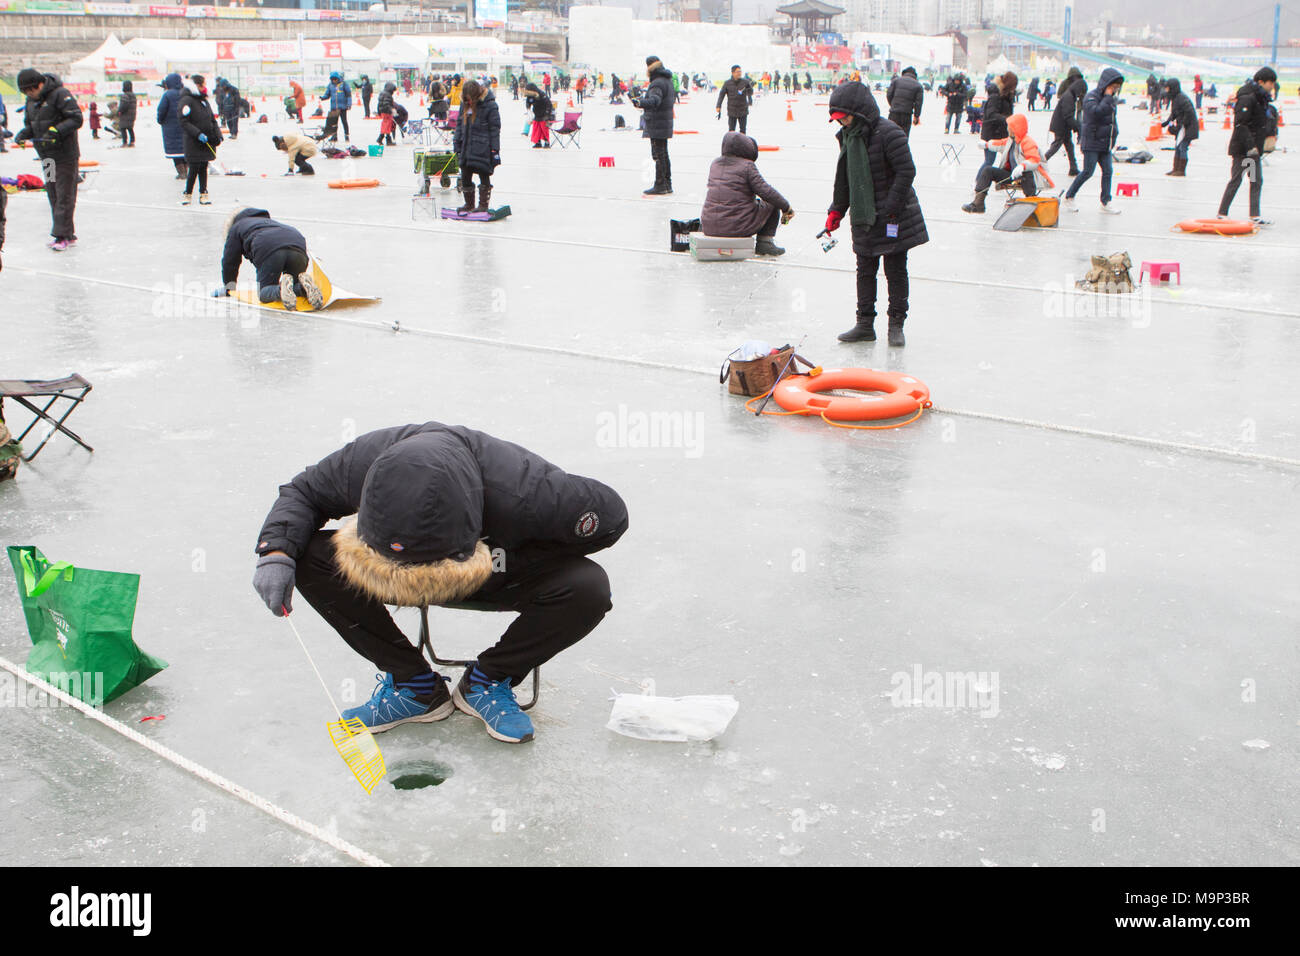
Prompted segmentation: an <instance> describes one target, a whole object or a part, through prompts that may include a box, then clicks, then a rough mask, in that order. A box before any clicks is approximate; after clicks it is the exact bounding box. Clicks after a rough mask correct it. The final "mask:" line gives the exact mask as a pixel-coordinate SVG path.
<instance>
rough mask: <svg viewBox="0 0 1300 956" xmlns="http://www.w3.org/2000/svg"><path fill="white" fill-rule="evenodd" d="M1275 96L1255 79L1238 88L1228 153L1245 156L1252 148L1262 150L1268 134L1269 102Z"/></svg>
mask: <svg viewBox="0 0 1300 956" xmlns="http://www.w3.org/2000/svg"><path fill="white" fill-rule="evenodd" d="M1272 99H1273V98H1272V97H1271V96H1269V95H1268V90H1266V89H1264V87H1262V86H1260V85H1259V83H1258V82H1256V81H1255V80H1247V81H1246V82H1245V84H1243V85H1242V86H1241V88H1240V89H1238V90H1237V101H1236V105H1235V106H1234V107H1233V109H1232V138H1231V139H1230V140H1228V154H1229V155H1231V156H1245V155H1246V154H1247V153H1249V152H1250V151H1251V150H1252V149H1258V150H1260V151H1261V152H1262V151H1263V149H1264V140H1265V138H1266V137H1267V136H1268V128H1269V115H1268V104H1269V102H1270V101H1271V100H1272Z"/></svg>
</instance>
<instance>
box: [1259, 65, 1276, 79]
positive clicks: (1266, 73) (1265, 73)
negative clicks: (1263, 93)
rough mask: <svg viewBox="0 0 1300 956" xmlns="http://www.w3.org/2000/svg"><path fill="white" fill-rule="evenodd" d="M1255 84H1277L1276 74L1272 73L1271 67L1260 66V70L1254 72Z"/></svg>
mask: <svg viewBox="0 0 1300 956" xmlns="http://www.w3.org/2000/svg"><path fill="white" fill-rule="evenodd" d="M1255 82H1256V83H1276V82H1277V73H1276V72H1275V71H1274V69H1273V68H1272V67H1271V66H1261V67H1260V68H1259V69H1258V70H1257V71H1256V72H1255Z"/></svg>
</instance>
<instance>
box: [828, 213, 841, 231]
mask: <svg viewBox="0 0 1300 956" xmlns="http://www.w3.org/2000/svg"><path fill="white" fill-rule="evenodd" d="M843 219H844V213H842V212H836V211H835V210H834V209H832V210H831V211H830V212H828V213H827V214H826V231H827V232H834V231H835V230H836V229H838V228H840V221H841V220H843Z"/></svg>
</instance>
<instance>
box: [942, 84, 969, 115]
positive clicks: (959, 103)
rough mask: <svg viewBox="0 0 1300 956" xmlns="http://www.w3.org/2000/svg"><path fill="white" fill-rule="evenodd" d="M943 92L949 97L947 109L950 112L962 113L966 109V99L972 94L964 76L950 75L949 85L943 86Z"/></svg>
mask: <svg viewBox="0 0 1300 956" xmlns="http://www.w3.org/2000/svg"><path fill="white" fill-rule="evenodd" d="M943 94H944V96H946V97H947V98H948V106H947V111H948V112H949V113H960V112H962V110H964V109H966V99H967V98H968V96H969V95H970V91H969V90H968V89H967V87H966V81H965V80H964V79H963V78H962V77H960V76H953V77H950V78H949V79H948V83H947V85H946V86H945V87H944V88H943Z"/></svg>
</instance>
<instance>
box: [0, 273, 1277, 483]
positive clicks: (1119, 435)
mask: <svg viewBox="0 0 1300 956" xmlns="http://www.w3.org/2000/svg"><path fill="white" fill-rule="evenodd" d="M12 268H14V269H18V270H20V271H23V272H28V273H31V274H33V275H41V276H50V277H54V278H64V279H79V280H81V281H85V282H93V283H97V284H101V285H109V286H115V287H117V288H121V289H131V290H133V291H137V292H150V293H152V292H153V291H154V290H153V289H151V288H149V287H147V286H141V285H132V284H131V283H129V282H118V281H116V280H113V279H93V278H86V279H82V277H80V276H70V275H67V274H65V273H60V272H47V271H44V270H40V269H32V268H29V267H27V266H14V267H12ZM168 294H169V295H179V296H181V297H182V298H191V299H198V300H209V301H210V297H209V296H206V295H198V294H196V293H186V292H175V291H171V292H169V293H168ZM225 301H226V303H227V304H230V305H231V307H234V308H237V307H239V306H240V305H242V303H238V302H235V303H231V302H230V300H225ZM245 307H249V306H245ZM252 308H256V307H255V306H252ZM308 316H310V320H311V321H313V322H319V321H326V322H334V323H336V324H339V325H351V326H354V327H357V328H366V329H376V330H378V331H383V332H394V331H396V332H400V333H401V334H404V335H417V336H421V337H423V338H434V339H448V340H450V341H453V342H464V343H466V344H469V345H484V346H499V347H501V348H508V349H515V350H516V351H523V352H542V353H545V354H548V355H562V356H564V357H566V358H581V359H591V360H593V361H598V362H615V363H617V364H619V365H631V366H635V367H638V368H652V369H656V370H661V371H667V372H686V373H688V374H691V375H710V376H711V375H715V374H717V373H716V372H715V371H714V370H713V369H704V368H696V367H694V366H690V365H673V364H670V363H668V362H655V361H653V360H651V359H638V358H628V357H624V356H620V355H608V354H604V353H599V352H582V351H579V350H578V349H566V348H560V347H559V346H555V345H534V344H531V343H529V342H509V341H505V340H503V339H489V338H486V337H484V336H481V335H466V334H464V333H462V332H441V331H438V330H437V329H420V328H407V327H405V326H403V327H401V328H399V329H394V328H393V326H392V324H391V323H389V322H384V321H376V320H373V319H353V318H348V317H346V316H342V315H338V314H334V315H330V314H329V313H327V312H311V313H306V314H303V313H299V312H284V313H282V314H281V315H279V316H277V318H285V319H296V320H297V321H300V322H306V321H308ZM934 411H937V412H943V413H946V414H949V415H959V416H961V417H963V418H979V419H983V420H985V421H991V422H1001V423H1003V424H1006V425H1023V426H1026V427H1029V428H1042V429H1046V430H1048V431H1058V432H1064V433H1067V434H1074V435H1085V436H1088V437H1091V438H1102V439H1106V440H1109V441H1117V442H1123V443H1125V444H1129V445H1146V446H1148V447H1151V448H1162V449H1165V450H1168V451H1181V452H1186V453H1189V454H1208V455H1214V456H1217V457H1220V458H1232V459H1237V460H1239V461H1255V462H1260V463H1262V464H1269V465H1281V466H1284V467H1289V468H1295V467H1300V459H1295V458H1285V457H1280V456H1275V455H1261V454H1259V453H1257V452H1246V451H1237V450H1235V449H1232V448H1222V447H1219V446H1216V445H1197V444H1192V443H1190V442H1171V441H1167V440H1165V439H1162V438H1145V437H1143V436H1141V435H1127V434H1125V433H1123V432H1108V431H1102V430H1100V429H1093V428H1079V427H1078V426H1075V425H1058V424H1056V423H1054V422H1040V421H1036V420H1034V419H1031V418H1015V417H1013V416H1010V415H995V414H993V413H991V412H977V411H970V410H966V409H960V408H939V407H938V406H935V407H934Z"/></svg>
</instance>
